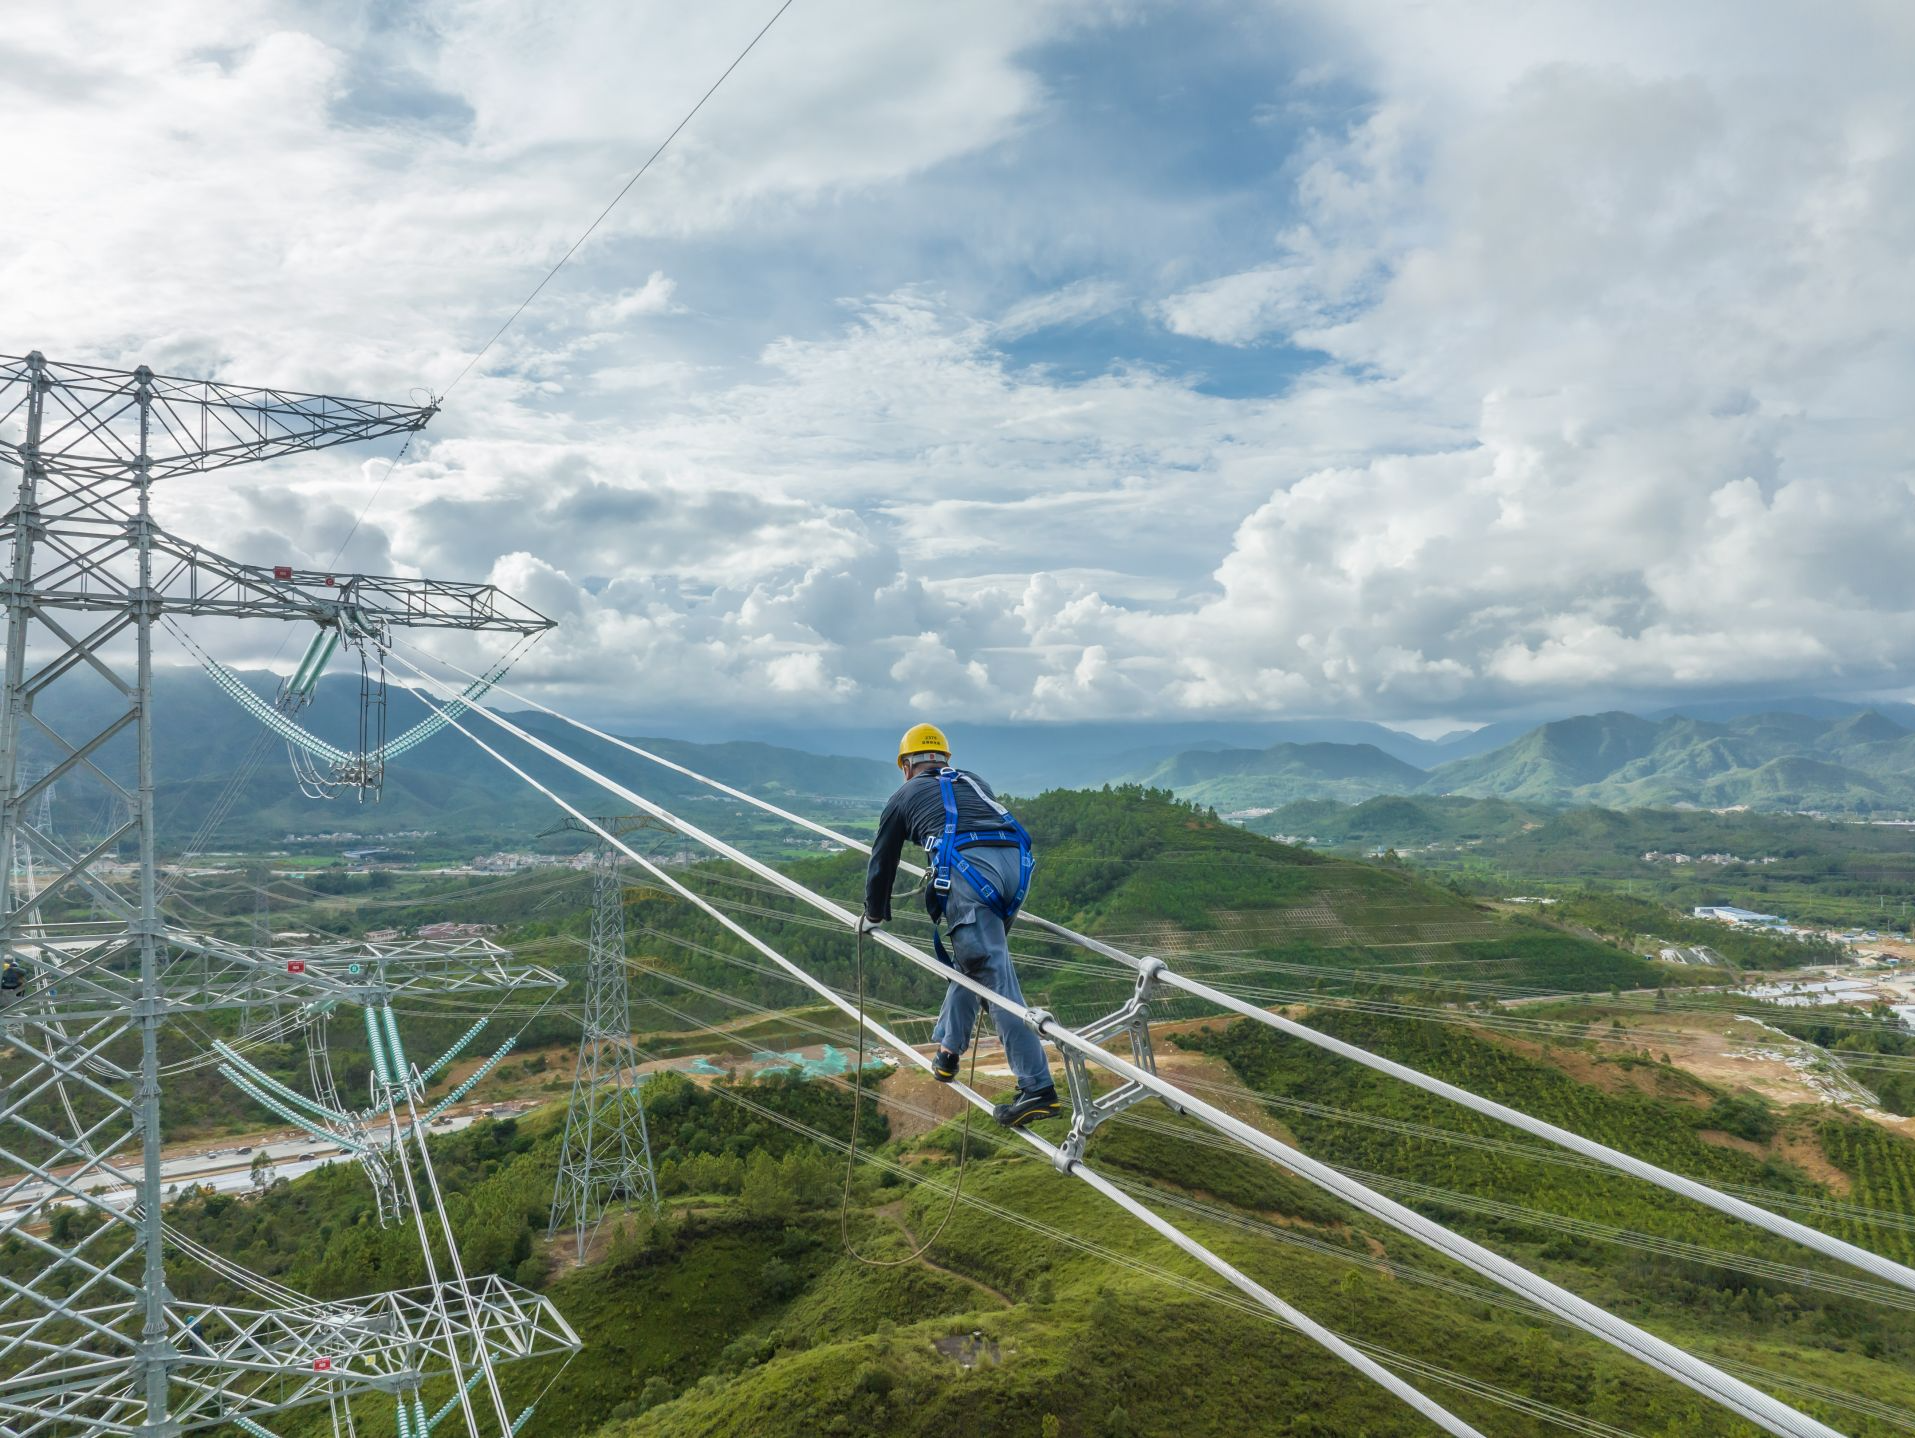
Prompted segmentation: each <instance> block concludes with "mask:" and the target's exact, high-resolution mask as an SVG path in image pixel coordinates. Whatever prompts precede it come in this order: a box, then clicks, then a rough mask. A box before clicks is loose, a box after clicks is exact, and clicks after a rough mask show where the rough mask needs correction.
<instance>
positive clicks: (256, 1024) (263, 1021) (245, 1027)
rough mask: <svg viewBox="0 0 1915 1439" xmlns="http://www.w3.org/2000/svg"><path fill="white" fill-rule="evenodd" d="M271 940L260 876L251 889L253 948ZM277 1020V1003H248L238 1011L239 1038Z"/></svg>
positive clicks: (248, 1035) (262, 947)
mask: <svg viewBox="0 0 1915 1439" xmlns="http://www.w3.org/2000/svg"><path fill="white" fill-rule="evenodd" d="M271 942H272V933H271V931H270V930H268V929H267V927H266V881H265V879H264V878H263V877H262V878H261V879H260V881H259V883H258V885H257V886H256V887H255V888H254V890H253V948H254V949H264V948H266V946H267V945H268V944H270V943H271ZM278 1022H279V1006H278V1005H276V1004H249V1005H247V1006H245V1008H243V1009H241V1010H240V1012H239V1034H240V1038H242V1039H249V1038H251V1037H252V1036H253V1035H255V1034H258V1033H260V1032H261V1031H264V1030H270V1029H272V1028H273V1027H274V1026H275V1025H277V1024H278Z"/></svg>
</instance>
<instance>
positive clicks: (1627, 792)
mask: <svg viewBox="0 0 1915 1439" xmlns="http://www.w3.org/2000/svg"><path fill="white" fill-rule="evenodd" d="M1130 778H1133V779H1141V780H1142V781H1144V782H1145V783H1149V784H1152V785H1161V786H1164V787H1165V788H1168V789H1171V790H1174V791H1175V792H1176V793H1177V794H1178V795H1180V796H1181V797H1183V798H1185V799H1191V800H1197V801H1199V802H1201V803H1204V804H1208V805H1212V806H1214V807H1215V808H1216V809H1217V810H1219V811H1220V812H1222V813H1227V814H1238V815H1244V816H1245V817H1247V818H1254V819H1258V820H1262V819H1265V818H1266V817H1265V816H1261V815H1255V814H1247V813H1246V812H1251V811H1256V810H1267V809H1278V808H1283V807H1286V806H1289V805H1292V804H1296V803H1299V802H1305V801H1312V800H1321V801H1329V802H1334V803H1341V804H1358V803H1361V802H1362V801H1364V800H1367V799H1370V798H1373V797H1375V796H1379V795H1397V794H1410V793H1417V794H1428V795H1458V796H1463V797H1466V798H1496V799H1503V800H1511V801H1515V802H1517V803H1521V804H1531V805H1541V806H1563V805H1576V804H1596V805H1606V806H1609V807H1611V808H1624V807H1634V806H1667V805H1676V804H1692V805H1701V806H1706V807H1710V808H1728V807H1731V806H1735V805H1748V806H1750V807H1751V808H1756V809H1768V810H1803V809H1809V810H1827V811H1831V812H1836V813H1845V814H1905V813H1915V733H1911V732H1910V731H1909V730H1907V729H1904V728H1903V727H1902V726H1901V725H1900V724H1898V723H1897V722H1896V721H1895V720H1893V719H1891V718H1889V717H1888V716H1887V715H1885V714H1883V713H1881V712H1880V711H1879V710H1859V711H1853V712H1848V713H1841V714H1837V715H1835V716H1832V717H1831V716H1827V715H1822V716H1815V715H1803V714H1790V713H1777V714H1756V715H1740V716H1734V717H1731V718H1729V719H1725V720H1720V721H1718V720H1702V719H1693V718H1690V717H1687V716H1684V715H1670V716H1668V717H1666V718H1663V719H1660V720H1649V719H1644V718H1642V717H1641V716H1639V715H1633V714H1627V713H1624V712H1622V711H1620V710H1612V711H1609V712H1606V713H1603V714H1594V715H1578V716H1575V717H1574V718H1571V719H1562V720H1554V721H1551V722H1550V723H1548V724H1543V725H1538V726H1537V727H1536V728H1535V729H1532V730H1529V731H1527V732H1526V733H1523V734H1521V735H1518V736H1517V737H1516V738H1514V739H1512V740H1510V741H1509V742H1508V743H1506V744H1503V745H1501V746H1500V747H1498V748H1495V749H1492V750H1489V751H1487V752H1485V753H1479V754H1474V755H1471V756H1469V757H1467V758H1463V759H1457V760H1452V761H1449V762H1448V763H1445V764H1439V765H1437V766H1436V767H1435V768H1434V769H1432V770H1429V771H1427V772H1424V771H1420V770H1417V769H1416V768H1415V766H1413V765H1410V764H1408V763H1406V762H1404V761H1403V760H1400V759H1395V758H1393V757H1391V756H1389V755H1387V754H1384V753H1382V752H1381V751H1379V750H1377V749H1375V748H1374V747H1373V746H1370V745H1347V744H1329V743H1322V744H1280V745H1275V746H1272V747H1271V748H1269V749H1265V750H1245V749H1221V748H1220V749H1208V750H1189V751H1186V752H1184V753H1182V754H1178V755H1175V756H1172V757H1171V758H1169V759H1165V760H1162V761H1160V762H1158V763H1156V764H1155V765H1154V766H1152V767H1151V768H1149V769H1148V770H1145V771H1142V772H1139V773H1137V774H1134V775H1132V776H1130ZM1261 827H1265V828H1268V826H1261ZM1273 832H1277V833H1309V832H1312V831H1311V826H1310V825H1309V824H1308V823H1307V821H1306V820H1305V819H1304V818H1302V817H1301V812H1298V813H1293V814H1292V815H1291V818H1290V819H1289V820H1287V821H1285V823H1284V824H1283V825H1282V826H1279V827H1278V828H1276V829H1275V830H1274V831H1273Z"/></svg>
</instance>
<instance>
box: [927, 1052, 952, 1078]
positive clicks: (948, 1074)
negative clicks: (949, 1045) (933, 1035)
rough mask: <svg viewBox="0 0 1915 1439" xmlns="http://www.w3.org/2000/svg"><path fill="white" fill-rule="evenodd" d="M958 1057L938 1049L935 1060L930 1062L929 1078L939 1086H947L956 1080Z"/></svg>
mask: <svg viewBox="0 0 1915 1439" xmlns="http://www.w3.org/2000/svg"><path fill="white" fill-rule="evenodd" d="M957 1072H958V1056H957V1055H955V1054H953V1053H951V1051H950V1050H948V1049H939V1050H938V1052H937V1056H936V1058H934V1059H933V1060H932V1061H931V1078H933V1079H935V1080H936V1081H937V1082H938V1083H939V1084H949V1083H950V1082H951V1081H952V1080H954V1079H956V1078H957Z"/></svg>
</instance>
